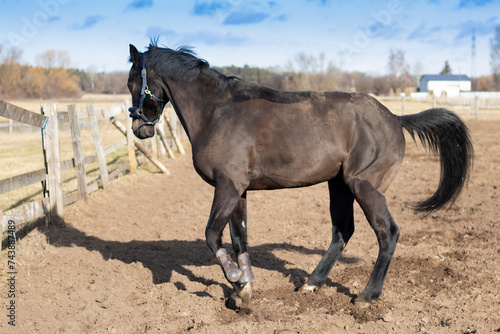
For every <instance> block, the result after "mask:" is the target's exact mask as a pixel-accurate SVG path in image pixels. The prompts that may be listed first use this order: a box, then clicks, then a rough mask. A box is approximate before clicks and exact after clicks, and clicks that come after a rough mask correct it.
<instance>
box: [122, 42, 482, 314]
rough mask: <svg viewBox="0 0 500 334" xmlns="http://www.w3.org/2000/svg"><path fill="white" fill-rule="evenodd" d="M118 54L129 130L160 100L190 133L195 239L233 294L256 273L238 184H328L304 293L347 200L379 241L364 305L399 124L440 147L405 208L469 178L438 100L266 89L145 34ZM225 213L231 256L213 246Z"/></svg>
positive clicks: (392, 227)
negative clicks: (123, 57)
mask: <svg viewBox="0 0 500 334" xmlns="http://www.w3.org/2000/svg"><path fill="white" fill-rule="evenodd" d="M129 60H130V62H131V63H132V66H131V69H130V72H129V77H128V83H127V85H128V88H129V90H130V93H131V95H132V105H133V107H131V108H130V109H129V111H130V116H131V117H132V118H133V122H132V130H133V132H134V134H135V135H136V136H137V137H138V138H141V139H144V138H148V137H152V136H153V135H154V133H155V127H154V126H155V124H156V123H157V122H158V121H159V120H160V118H161V114H162V111H163V107H164V105H165V104H166V103H167V102H170V103H171V105H172V106H173V108H174V110H175V112H176V114H177V116H178V118H179V120H180V122H181V123H182V126H183V127H184V129H185V131H186V133H187V136H188V138H189V141H190V142H191V146H192V159H193V165H194V168H195V170H196V171H197V173H198V174H199V175H200V176H201V178H202V179H203V180H205V181H206V182H208V183H209V184H210V185H212V186H213V187H214V188H215V190H214V196H213V202H212V207H211V210H210V216H209V218H208V223H207V226H206V230H205V237H206V242H207V245H208V247H209V248H210V249H211V250H212V251H213V253H214V255H215V258H216V259H217V261H218V263H219V264H220V266H221V268H222V271H223V273H224V275H225V278H226V280H227V281H228V282H229V283H230V284H231V285H232V286H233V288H234V290H235V291H234V292H233V296H232V297H233V298H234V299H235V300H237V301H239V305H242V302H243V303H244V304H248V303H249V302H250V300H251V296H252V289H253V284H254V282H255V277H254V275H253V273H252V267H251V262H250V256H249V253H248V246H247V224H248V223H247V200H246V195H247V192H248V191H253V190H270V189H281V188H295V187H306V186H311V185H314V184H318V183H321V182H327V183H328V190H329V195H330V216H331V220H332V241H331V244H330V246H329V248H328V249H327V250H326V253H325V254H324V256H323V257H322V259H321V260H320V262H319V264H318V265H317V267H316V268H315V269H314V271H313V272H312V274H311V275H310V276H309V277H308V279H307V281H306V283H305V284H304V285H303V286H302V287H301V288H300V290H301V291H304V292H314V291H316V290H318V289H319V288H321V286H322V285H323V284H324V283H325V281H326V279H327V277H328V275H329V273H330V271H331V270H332V267H333V265H334V263H335V261H336V260H337V259H338V258H339V256H340V254H341V253H342V251H343V250H344V248H345V246H346V245H347V243H348V241H349V239H350V238H351V236H352V234H353V233H354V216H353V204H354V201H355V200H356V202H357V203H358V204H359V206H360V207H361V209H362V211H363V213H364V215H365V216H366V218H367V220H368V223H369V225H370V226H371V227H372V228H373V230H374V231H375V234H376V237H377V241H378V245H379V253H378V257H377V260H376V262H375V265H374V267H373V271H372V274H371V276H370V278H369V281H368V284H367V285H366V287H365V288H364V290H363V291H362V292H361V293H360V294H359V295H357V296H356V297H355V299H354V300H353V302H354V304H355V305H359V306H363V305H370V303H371V302H372V301H373V300H375V299H377V298H379V297H380V295H381V293H382V287H383V284H384V281H385V278H386V275H387V271H388V269H389V264H390V262H391V260H392V257H393V254H394V251H395V248H396V244H397V241H398V237H399V228H398V226H397V225H396V222H395V221H394V219H393V217H392V216H391V213H390V212H389V208H388V205H387V201H386V198H385V195H384V193H385V192H386V190H387V188H388V187H389V185H390V184H391V183H392V181H393V180H394V178H395V177H396V175H397V173H398V171H399V169H400V167H401V164H402V161H403V158H404V154H405V146H406V143H405V137H404V133H403V128H404V129H406V130H407V131H408V132H409V133H410V135H411V136H412V137H413V140H414V141H416V137H418V138H419V139H420V141H421V142H422V144H423V146H424V147H426V148H428V150H429V151H431V153H435V154H437V155H439V156H440V166H441V176H440V180H439V185H438V188H437V190H436V192H435V193H434V194H433V195H432V196H431V197H429V198H428V199H426V200H424V201H421V202H417V203H416V204H415V205H414V207H413V208H414V210H415V211H416V212H420V213H422V214H429V213H432V212H434V211H436V210H439V209H443V208H446V207H449V206H451V205H452V204H453V203H454V202H455V201H456V199H457V198H458V196H459V195H460V193H461V191H462V189H463V187H464V185H465V184H466V183H467V182H468V179H469V175H470V170H471V167H472V160H473V146H472V142H471V138H470V135H469V130H468V128H467V126H466V125H465V124H464V122H463V121H462V120H461V119H460V118H459V117H458V116H457V115H456V114H454V113H453V112H451V111H449V110H446V109H440V108H438V109H436V108H435V109H429V110H426V111H422V112H420V113H418V114H412V115H404V116H397V115H395V114H393V113H391V112H390V111H389V110H388V109H387V108H386V107H385V106H384V105H382V104H381V103H380V102H378V100H376V99H375V98H374V97H372V96H370V95H366V94H361V93H356V92H349V93H347V92H338V91H279V90H274V89H271V88H268V87H265V86H261V85H258V84H255V83H250V82H246V81H244V80H241V79H239V78H237V77H233V76H226V75H223V74H221V73H220V72H218V71H216V70H215V69H212V68H210V66H209V64H208V62H207V61H205V60H203V59H200V58H198V57H197V56H196V54H195V53H194V52H193V51H192V49H191V48H188V47H180V48H177V49H176V50H174V49H170V48H168V47H159V46H158V45H157V43H156V42H154V41H152V42H151V43H150V45H149V47H148V48H147V50H146V51H145V52H142V53H141V52H139V51H138V50H137V48H136V47H135V46H133V45H130V59H129ZM227 224H229V230H230V236H231V242H232V247H233V249H234V252H235V255H236V259H235V260H233V258H232V257H231V256H230V254H229V253H228V251H227V250H226V249H225V248H224V247H223V245H222V233H223V230H224V229H225V227H226V226H227Z"/></svg>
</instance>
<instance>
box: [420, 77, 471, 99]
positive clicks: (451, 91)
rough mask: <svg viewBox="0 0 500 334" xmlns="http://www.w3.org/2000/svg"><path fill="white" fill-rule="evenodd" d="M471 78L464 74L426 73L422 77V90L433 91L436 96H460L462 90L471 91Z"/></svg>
mask: <svg viewBox="0 0 500 334" xmlns="http://www.w3.org/2000/svg"><path fill="white" fill-rule="evenodd" d="M471 87H472V84H471V80H470V78H469V77H468V76H466V75H464V74H437V75H435V74H425V75H423V76H422V78H421V79H420V88H419V91H420V92H427V93H431V92H432V93H433V94H434V96H437V97H440V96H442V95H446V96H448V97H452V96H460V93H461V92H470V91H471Z"/></svg>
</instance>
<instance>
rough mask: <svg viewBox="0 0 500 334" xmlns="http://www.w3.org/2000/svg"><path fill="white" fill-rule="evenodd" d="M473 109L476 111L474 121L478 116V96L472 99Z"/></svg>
mask: <svg viewBox="0 0 500 334" xmlns="http://www.w3.org/2000/svg"><path fill="white" fill-rule="evenodd" d="M474 107H475V109H476V119H477V118H478V116H479V96H478V95H477V94H476V96H475V97H474Z"/></svg>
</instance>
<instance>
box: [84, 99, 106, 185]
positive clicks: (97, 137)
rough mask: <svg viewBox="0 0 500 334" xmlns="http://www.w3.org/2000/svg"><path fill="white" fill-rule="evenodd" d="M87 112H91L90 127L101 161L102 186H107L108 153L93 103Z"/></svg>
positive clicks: (98, 157)
mask: <svg viewBox="0 0 500 334" xmlns="http://www.w3.org/2000/svg"><path fill="white" fill-rule="evenodd" d="M87 113H88V114H89V121H90V128H91V130H92V137H94V145H95V150H96V152H97V160H98V161H99V169H100V171H101V181H102V187H103V188H107V187H108V186H109V174H108V166H107V164H106V155H104V148H103V147H102V140H101V134H100V132H99V124H98V123H97V116H96V113H95V110H94V105H93V104H89V105H87Z"/></svg>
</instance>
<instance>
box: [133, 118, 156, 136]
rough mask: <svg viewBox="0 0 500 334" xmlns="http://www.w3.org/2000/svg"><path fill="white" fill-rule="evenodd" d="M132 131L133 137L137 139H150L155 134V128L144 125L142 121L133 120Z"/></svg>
mask: <svg viewBox="0 0 500 334" xmlns="http://www.w3.org/2000/svg"><path fill="white" fill-rule="evenodd" d="M132 130H133V132H134V135H135V136H136V137H137V138H139V139H146V138H151V137H153V136H154V134H155V126H154V125H150V124H144V121H143V120H142V119H134V121H133V122H132Z"/></svg>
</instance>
